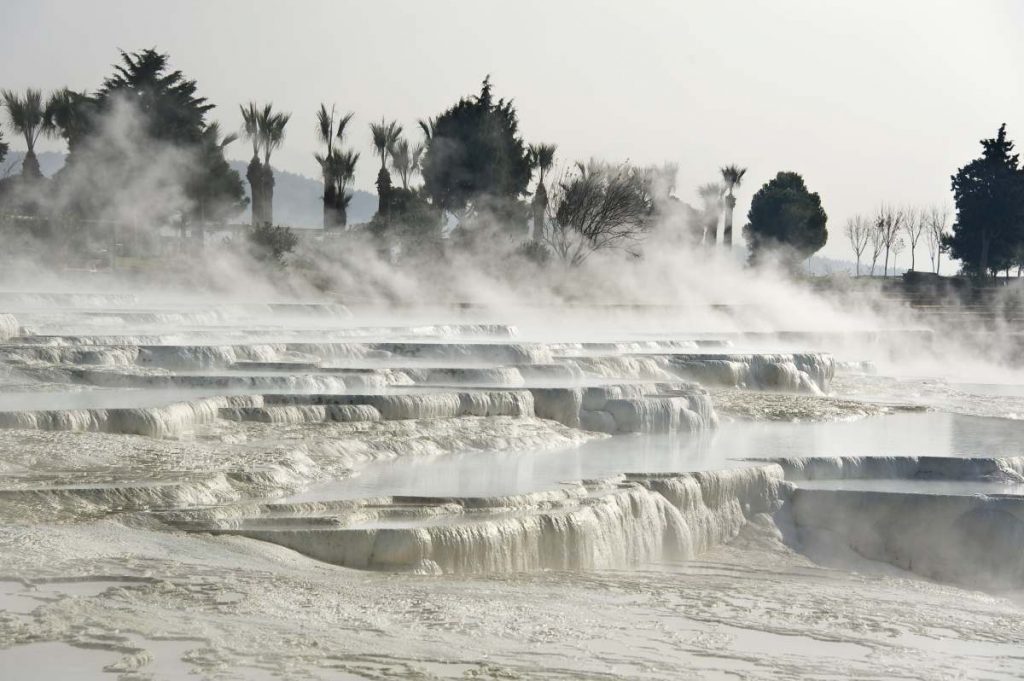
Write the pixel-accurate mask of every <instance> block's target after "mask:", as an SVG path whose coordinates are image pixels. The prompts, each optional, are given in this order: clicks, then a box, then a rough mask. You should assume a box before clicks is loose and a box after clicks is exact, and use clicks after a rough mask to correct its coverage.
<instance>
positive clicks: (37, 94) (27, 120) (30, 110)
mask: <svg viewBox="0 0 1024 681" xmlns="http://www.w3.org/2000/svg"><path fill="white" fill-rule="evenodd" d="M0 96H2V97H3V100H4V104H5V105H6V106H7V118H8V120H9V121H10V123H11V128H12V129H13V130H14V132H17V133H21V135H22V137H24V138H25V147H26V151H25V158H24V160H23V161H22V162H21V176H22V177H23V178H26V179H29V178H30V179H33V180H35V179H39V178H41V177H42V176H43V173H42V172H41V171H40V170H39V159H37V158H36V151H35V149H36V142H37V141H38V140H39V136H40V135H42V134H43V133H44V132H46V131H47V127H46V125H45V123H46V108H45V107H44V106H43V93H42V91H41V90H33V89H32V88H28V89H27V90H25V95H24V96H23V97H22V96H20V95H18V94H17V93H16V92H13V91H11V90H4V91H3V92H2V93H0Z"/></svg>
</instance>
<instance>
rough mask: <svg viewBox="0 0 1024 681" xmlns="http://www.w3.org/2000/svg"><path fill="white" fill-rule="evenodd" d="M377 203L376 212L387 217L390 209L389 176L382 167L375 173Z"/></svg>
mask: <svg viewBox="0 0 1024 681" xmlns="http://www.w3.org/2000/svg"><path fill="white" fill-rule="evenodd" d="M377 201H378V203H377V212H378V213H380V214H381V215H382V216H387V214H388V213H389V212H390V209H391V175H390V174H389V173H388V171H387V168H385V167H384V166H383V165H382V166H381V169H380V172H379V173H377Z"/></svg>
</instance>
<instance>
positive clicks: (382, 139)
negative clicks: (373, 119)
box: [370, 118, 402, 215]
mask: <svg viewBox="0 0 1024 681" xmlns="http://www.w3.org/2000/svg"><path fill="white" fill-rule="evenodd" d="M370 133H371V134H372V135H373V148H374V149H375V150H376V152H377V154H378V155H379V156H380V172H379V173H377V198H378V200H379V202H380V203H379V206H378V208H377V212H379V213H381V214H383V215H387V213H388V205H389V204H388V199H389V192H390V191H391V175H390V173H388V167H387V161H388V156H390V154H391V148H392V147H393V146H394V144H395V142H397V141H398V138H399V137H400V136H401V134H402V126H400V125H399V124H398V122H397V121H391V122H389V123H385V122H384V119H383V118H381V119H380V123H370Z"/></svg>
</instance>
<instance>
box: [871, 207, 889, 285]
mask: <svg viewBox="0 0 1024 681" xmlns="http://www.w3.org/2000/svg"><path fill="white" fill-rule="evenodd" d="M868 228H869V229H870V238H871V276H872V277H873V276H875V266H876V265H877V264H878V257H879V256H880V255H882V251H884V250H885V233H884V232H883V231H882V223H881V221H879V220H878V218H877V217H876V218H875V219H874V220H872V221H870V222H869V223H868Z"/></svg>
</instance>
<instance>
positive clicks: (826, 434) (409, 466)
mask: <svg viewBox="0 0 1024 681" xmlns="http://www.w3.org/2000/svg"><path fill="white" fill-rule="evenodd" d="M1022 443H1024V422H1020V421H1012V420H1005V419H989V418H981V417H974V416H961V415H957V414H945V413H912V414H893V415H886V416H873V417H868V418H864V419H860V420H857V421H850V422H825V423H780V422H767V423H766V422H735V423H725V424H723V425H722V427H721V428H720V429H719V430H718V431H716V432H714V433H711V434H705V435H702V436H693V437H689V436H685V435H676V436H666V435H658V436H623V437H616V438H612V439H608V440H601V441H597V442H592V443H588V444H585V445H582V446H579V447H575V448H572V449H557V450H533V451H525V452H523V451H517V452H501V451H497V452H464V453H460V454H452V455H446V456H441V457H435V458H407V459H400V460H397V461H387V462H379V463H376V464H371V465H368V466H366V467H364V468H363V469H361V472H360V474H359V475H358V476H357V477H354V478H349V479H346V480H340V481H336V482H332V483H329V484H327V485H323V486H318V487H314V488H312V489H310V490H308V491H306V492H304V493H302V494H300V495H298V496H296V497H293V498H292V499H291V500H294V501H297V500H302V501H312V500H327V499H344V498H357V497H365V496H374V495H413V496H416V495H423V496H499V495H507V494H520V493H525V492H532V491H537V490H540V489H550V488H552V487H555V486H557V485H558V484H559V483H561V482H568V481H575V480H581V479H587V478H604V477H609V476H613V475H618V474H621V473H629V472H644V473H657V472H666V473H667V472H683V471H695V470H712V469H721V468H723V467H729V466H739V465H745V464H744V462H743V461H742V459H745V458H775V457H806V456H953V457H964V456H1015V455H1022V454H1024V444H1022Z"/></svg>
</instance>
